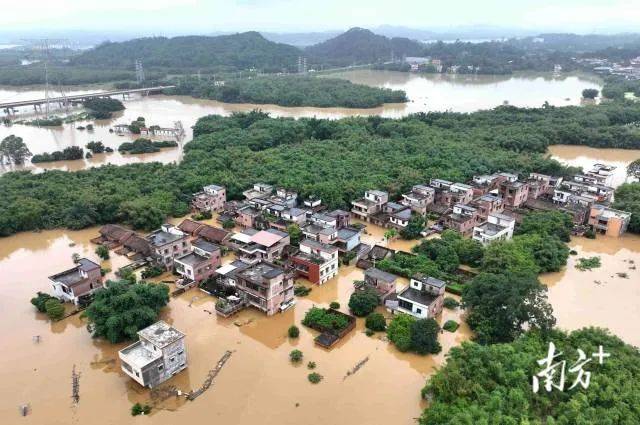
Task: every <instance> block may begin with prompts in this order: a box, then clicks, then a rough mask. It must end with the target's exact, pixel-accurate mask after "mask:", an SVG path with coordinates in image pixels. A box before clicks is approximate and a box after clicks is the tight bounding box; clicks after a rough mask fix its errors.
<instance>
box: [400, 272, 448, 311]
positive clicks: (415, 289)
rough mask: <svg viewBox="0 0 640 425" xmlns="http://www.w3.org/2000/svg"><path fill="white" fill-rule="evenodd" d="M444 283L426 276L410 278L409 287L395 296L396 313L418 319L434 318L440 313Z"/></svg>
mask: <svg viewBox="0 0 640 425" xmlns="http://www.w3.org/2000/svg"><path fill="white" fill-rule="evenodd" d="M445 288H446V284H445V282H443V281H442V280H440V279H436V278H433V277H427V276H416V277H413V278H411V281H410V282H409V286H408V287H406V288H405V289H403V290H402V291H400V292H399V293H398V295H397V299H398V308H397V311H400V312H402V313H407V314H410V315H412V316H414V317H417V318H418V319H427V318H432V317H436V316H437V315H438V314H440V313H441V312H442V304H443V302H444V291H445Z"/></svg>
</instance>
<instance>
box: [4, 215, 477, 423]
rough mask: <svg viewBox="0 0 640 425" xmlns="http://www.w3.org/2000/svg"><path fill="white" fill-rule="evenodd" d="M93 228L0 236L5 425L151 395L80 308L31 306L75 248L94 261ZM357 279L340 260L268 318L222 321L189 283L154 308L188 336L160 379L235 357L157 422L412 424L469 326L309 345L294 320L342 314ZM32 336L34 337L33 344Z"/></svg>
mask: <svg viewBox="0 0 640 425" xmlns="http://www.w3.org/2000/svg"><path fill="white" fill-rule="evenodd" d="M97 231H98V228H90V229H85V230H82V231H63V230H53V231H43V232H40V233H21V234H18V235H14V236H11V237H8V238H4V239H2V242H1V243H0V270H1V272H2V276H3V278H2V280H1V281H0V285H1V286H2V288H1V289H2V290H3V293H4V294H5V295H4V296H3V297H2V298H0V311H2V317H3V320H2V321H0V331H1V332H2V335H3V348H4V350H3V352H4V355H3V356H2V359H1V360H0V382H3V383H4V384H3V387H4V390H3V391H2V392H3V395H4V396H3V398H2V401H0V415H2V417H3V421H2V423H7V424H13V423H31V424H42V423H48V424H69V423H92V424H122V423H133V422H134V421H136V419H134V418H132V417H131V416H130V413H129V411H130V408H131V405H132V404H133V403H136V402H142V403H148V402H150V393H149V391H147V390H144V389H142V388H140V387H139V386H138V385H137V384H136V383H135V382H134V381H133V380H131V379H129V378H128V377H127V376H125V375H124V374H123V373H122V372H120V364H119V360H118V355H117V351H118V350H119V349H121V348H122V347H123V346H124V345H126V344H109V343H107V342H104V341H102V340H99V339H92V338H91V336H90V334H89V333H88V331H87V329H86V322H85V321H84V320H83V319H81V317H80V316H79V315H75V316H71V317H69V318H67V319H64V320H62V321H60V322H56V323H51V322H49V321H48V320H47V319H46V317H45V316H44V315H42V314H40V313H37V312H36V310H35V308H34V307H33V306H32V305H31V304H30V303H29V299H30V298H31V297H32V296H33V295H34V294H35V293H36V291H48V290H49V283H48V280H47V276H49V275H51V274H53V273H55V272H58V271H61V270H64V269H65V268H68V267H69V266H70V264H71V256H72V254H73V253H78V254H80V255H81V256H87V257H88V258H91V259H93V260H97V258H96V256H95V254H94V252H93V251H94V249H95V246H94V245H92V244H91V243H90V242H89V240H90V239H91V238H93V237H95V236H96V235H97ZM225 260H227V261H228V260H230V257H228V258H226V259H225ZM126 262H127V261H126V259H125V258H124V257H122V256H118V255H116V254H115V253H113V252H112V254H111V259H110V260H108V261H106V262H104V263H103V267H109V268H111V269H113V270H115V269H117V268H118V267H121V266H122V265H124V264H125V263H126ZM111 276H112V274H110V275H109V277H111ZM167 278H170V276H168V275H165V276H162V277H160V278H158V279H159V280H164V279H167ZM361 278H362V271H361V270H359V269H357V268H355V267H353V266H350V267H342V268H341V270H340V275H339V276H338V277H337V278H334V279H332V280H331V281H329V282H327V283H326V284H325V285H323V286H322V287H315V286H314V288H313V291H312V292H311V293H310V294H309V295H308V296H307V297H304V298H298V299H297V304H296V306H295V307H294V308H293V309H290V310H288V311H286V312H285V313H283V314H278V315H276V316H273V317H269V318H267V317H266V316H264V315H263V314H261V313H259V312H257V311H254V310H251V309H248V310H245V311H243V312H241V313H240V314H238V315H236V316H234V317H233V318H230V319H222V318H219V317H217V316H216V315H215V314H210V312H212V311H214V304H215V298H214V297H211V296H208V295H207V294H205V293H203V292H200V291H199V290H197V289H194V290H191V291H188V292H186V293H184V294H182V295H181V296H179V297H177V298H172V299H171V301H170V303H169V305H168V306H167V307H166V308H165V309H164V310H163V311H162V313H161V316H162V318H163V319H164V320H166V321H167V322H169V323H172V324H173V325H174V326H176V327H177V328H178V329H180V330H182V331H183V332H185V333H186V335H187V337H186V345H187V353H188V356H189V367H188V368H187V369H186V371H184V372H182V373H180V374H179V375H177V376H176V377H174V378H173V379H171V380H170V381H168V383H167V384H168V385H173V386H175V387H176V388H177V389H179V390H182V391H183V392H187V391H189V390H192V389H196V388H198V387H199V386H200V385H201V384H202V382H203V381H204V379H205V377H206V374H207V372H208V371H209V369H211V368H213V367H214V366H215V364H216V363H217V361H218V359H219V358H220V357H221V356H222V355H223V354H224V352H225V351H226V350H232V351H233V355H232V357H231V359H230V360H229V361H228V363H227V365H226V366H225V368H224V369H223V371H222V372H221V373H220V374H219V375H218V377H217V378H216V380H215V383H214V385H213V386H212V388H211V389H209V390H208V391H207V392H205V393H204V395H202V396H201V397H199V398H198V399H197V400H196V401H194V402H186V401H184V400H183V399H182V398H181V399H176V398H173V397H172V398H170V399H168V400H166V401H164V402H160V403H158V404H157V406H156V409H155V410H154V413H152V415H153V421H154V423H159V424H175V423H178V422H179V421H191V422H194V421H195V423H200V422H204V421H209V420H219V421H223V422H225V423H232V424H255V423H264V424H269V423H287V424H300V423H307V424H326V423H335V421H336V418H340V421H341V422H342V421H344V422H345V423H347V422H348V423H387V424H411V423H414V421H413V418H416V417H418V416H419V415H420V413H421V410H422V408H423V407H424V406H423V404H422V402H421V400H420V389H421V388H422V386H423V385H424V382H425V378H426V377H427V376H428V375H430V374H431V373H432V372H433V370H434V367H436V366H437V365H440V364H442V363H443V361H444V357H445V356H444V352H446V351H448V349H449V348H450V347H451V346H454V345H459V344H460V343H461V342H462V341H463V340H466V339H468V338H469V336H470V333H469V330H468V328H467V327H466V326H465V325H464V324H463V325H462V327H461V328H460V329H458V331H457V332H455V333H453V334H451V333H448V332H444V333H443V334H442V335H441V337H440V341H441V343H442V345H443V347H444V349H445V350H444V351H443V353H442V354H440V355H438V356H425V357H422V356H417V355H413V354H405V353H400V352H398V351H397V350H396V349H395V348H394V347H393V346H391V345H390V344H389V343H388V342H386V341H384V340H383V334H381V333H380V334H376V335H375V336H373V337H367V336H366V335H365V334H364V321H363V320H362V319H359V320H358V324H357V329H356V330H355V331H354V332H352V333H351V334H350V335H349V336H348V337H346V338H345V340H344V341H341V342H340V343H339V345H338V346H337V347H335V348H333V349H332V350H331V351H326V350H324V349H321V348H319V347H316V346H315V345H314V344H313V337H315V335H316V333H315V331H311V330H309V329H307V328H305V327H304V326H301V324H300V321H301V320H302V318H303V316H304V313H305V312H306V311H307V310H308V309H309V308H310V307H311V306H312V305H322V306H327V305H328V304H329V303H330V302H331V301H336V300H337V301H338V302H340V304H341V306H342V307H341V310H343V311H347V307H346V306H347V302H348V298H349V295H350V294H351V292H352V290H353V286H352V282H353V281H354V280H358V279H361ZM406 283H407V282H406V280H403V281H402V282H401V284H406ZM307 284H308V283H307ZM448 319H455V320H456V321H461V319H460V312H459V311H458V312H451V311H445V312H444V313H443V314H442V317H440V318H439V321H440V322H441V323H444V321H446V320H448ZM292 324H296V325H298V326H299V327H300V330H301V332H300V338H298V339H297V340H290V339H288V338H287V336H286V331H287V328H288V327H289V326H291V325H292ZM34 336H39V337H40V342H34V339H33V337H34ZM294 348H297V349H300V350H301V351H302V352H303V353H304V357H305V358H304V362H303V364H302V365H300V366H293V365H291V363H290V362H289V360H288V354H289V352H290V351H291V350H292V349H294ZM366 357H369V360H368V361H367V363H366V364H365V365H364V366H363V367H362V368H361V369H360V370H359V371H358V372H357V373H356V374H354V375H353V376H350V377H348V378H346V379H345V375H346V373H347V371H349V370H350V369H351V368H353V367H354V366H355V365H356V364H357V363H358V362H360V361H361V360H363V359H364V358H366ZM308 361H314V362H316V364H317V367H316V369H315V371H317V372H318V373H320V374H321V375H323V376H324V380H323V381H322V382H321V383H320V384H318V385H312V384H311V383H309V382H308V381H307V374H308V373H309V372H310V371H309V370H308V369H307V368H306V363H307V362H308ZM74 365H75V366H76V368H77V370H78V371H79V372H80V373H81V377H80V402H79V404H78V405H77V406H74V405H73V404H72V400H71V371H72V368H73V366H74ZM365 388H366V389H367V391H363V389H365ZM22 404H29V405H30V406H31V413H30V414H29V415H28V416H27V417H24V418H23V417H20V415H19V410H18V407H19V406H20V405H22Z"/></svg>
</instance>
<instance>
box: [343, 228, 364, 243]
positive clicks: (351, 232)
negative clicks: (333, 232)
mask: <svg viewBox="0 0 640 425" xmlns="http://www.w3.org/2000/svg"><path fill="white" fill-rule="evenodd" d="M358 233H360V232H359V231H357V230H356V229H352V228H349V227H344V228H342V229H340V230H338V239H341V240H345V241H346V240H348V239H351V238H352V237H354V236H356V235H357V234H358Z"/></svg>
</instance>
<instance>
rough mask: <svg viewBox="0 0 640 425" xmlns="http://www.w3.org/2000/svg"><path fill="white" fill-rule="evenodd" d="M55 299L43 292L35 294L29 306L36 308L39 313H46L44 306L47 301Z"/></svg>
mask: <svg viewBox="0 0 640 425" xmlns="http://www.w3.org/2000/svg"><path fill="white" fill-rule="evenodd" d="M52 298H54V299H55V297H52V296H51V295H49V294H46V293H44V292H39V291H38V293H37V294H36V296H35V297H33V298H31V304H33V305H34V306H36V308H37V309H38V311H39V312H40V313H46V311H47V310H46V308H45V306H44V304H45V303H46V302H47V301H49V300H50V299H52Z"/></svg>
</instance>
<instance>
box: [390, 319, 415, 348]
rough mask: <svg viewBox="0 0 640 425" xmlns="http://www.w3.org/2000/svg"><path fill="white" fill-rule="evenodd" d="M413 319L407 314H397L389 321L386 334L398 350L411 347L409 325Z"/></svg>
mask: <svg viewBox="0 0 640 425" xmlns="http://www.w3.org/2000/svg"><path fill="white" fill-rule="evenodd" d="M415 321H416V319H414V318H413V317H412V316H409V315H408V314H398V315H396V316H395V317H394V318H393V319H392V320H391V323H389V326H388V327H387V336H388V337H389V340H390V341H391V342H392V343H393V344H394V345H395V346H396V348H397V349H398V350H400V351H402V352H405V351H409V350H410V349H411V325H412V324H413V322H415Z"/></svg>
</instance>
